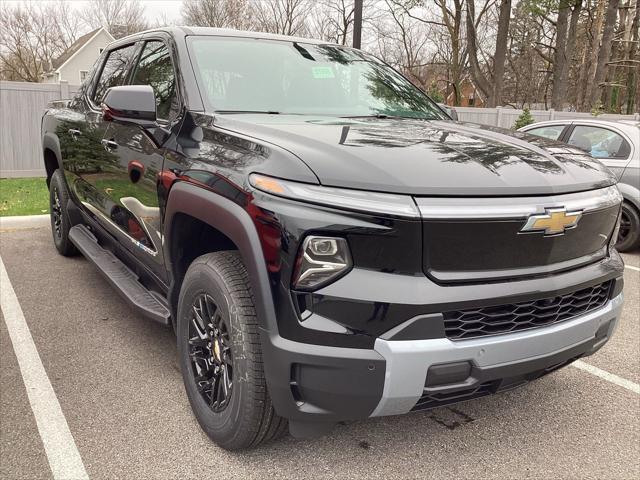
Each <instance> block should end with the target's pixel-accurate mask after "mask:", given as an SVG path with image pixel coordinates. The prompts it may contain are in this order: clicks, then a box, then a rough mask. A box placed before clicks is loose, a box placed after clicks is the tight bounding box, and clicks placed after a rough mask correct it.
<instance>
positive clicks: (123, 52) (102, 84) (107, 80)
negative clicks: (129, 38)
mask: <svg viewBox="0 0 640 480" xmlns="http://www.w3.org/2000/svg"><path fill="white" fill-rule="evenodd" d="M134 50H135V45H129V46H128V47H123V48H119V49H117V50H112V51H111V52H109V54H108V56H107V60H106V61H105V63H104V67H103V68H102V73H100V78H99V79H98V83H97V84H96V90H95V92H94V94H93V101H94V103H96V104H100V103H101V102H102V99H103V98H104V94H105V93H106V92H107V90H108V89H109V88H111V87H116V86H118V85H122V82H123V81H124V77H125V75H126V73H127V65H128V64H129V60H130V59H131V56H132V55H133V52H134Z"/></svg>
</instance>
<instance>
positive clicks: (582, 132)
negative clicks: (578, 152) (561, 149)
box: [568, 125, 631, 159]
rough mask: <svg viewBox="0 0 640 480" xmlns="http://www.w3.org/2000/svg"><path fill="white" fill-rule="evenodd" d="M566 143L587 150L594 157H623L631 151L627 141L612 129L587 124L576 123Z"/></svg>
mask: <svg viewBox="0 0 640 480" xmlns="http://www.w3.org/2000/svg"><path fill="white" fill-rule="evenodd" d="M568 143H569V144H570V145H574V146H576V147H578V148H581V149H582V150H585V151H586V152H589V153H590V154H591V155H592V156H594V157H595V158H621V159H624V158H627V157H628V156H629V153H630V151H631V147H630V146H629V144H628V143H627V141H626V140H625V139H624V138H622V137H621V136H620V135H618V134H617V133H616V132H614V131H613V130H609V129H607V128H602V127H593V126H587V125H576V126H575V128H574V129H573V132H571V136H570V137H569V142H568Z"/></svg>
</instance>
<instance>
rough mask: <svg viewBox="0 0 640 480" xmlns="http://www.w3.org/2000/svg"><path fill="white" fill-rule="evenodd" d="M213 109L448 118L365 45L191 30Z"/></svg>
mask: <svg viewBox="0 0 640 480" xmlns="http://www.w3.org/2000/svg"><path fill="white" fill-rule="evenodd" d="M189 51H190V56H191V59H192V61H193V64H194V69H195V71H196V76H197V78H198V83H199V87H200V90H201V93H202V95H203V97H204V100H205V102H206V103H207V107H208V109H209V110H212V111H216V112H219V113H249V112H259V113H262V112H264V113H282V114H299V115H331V116H340V117H361V116H362V117H365V116H394V117H396V116H397V117H410V118H422V119H445V118H446V116H445V114H443V113H442V112H441V111H440V109H439V108H438V107H437V106H436V105H435V104H434V103H433V102H432V101H431V100H430V99H429V98H428V97H427V96H426V95H425V94H424V93H422V91H420V90H419V89H418V88H416V87H415V86H413V85H412V84H411V82H409V81H408V80H406V79H405V78H404V77H402V76H401V75H400V74H398V73H397V72H396V71H395V70H393V69H392V68H390V67H388V66H386V65H385V64H384V63H382V62H381V61H379V60H378V59H376V58H375V57H372V56H370V55H367V54H365V53H363V52H360V51H358V50H354V49H351V48H345V47H340V46H337V45H314V44H308V43H297V42H289V41H280V40H264V39H259V40H258V39H251V38H231V37H214V36H193V37H189Z"/></svg>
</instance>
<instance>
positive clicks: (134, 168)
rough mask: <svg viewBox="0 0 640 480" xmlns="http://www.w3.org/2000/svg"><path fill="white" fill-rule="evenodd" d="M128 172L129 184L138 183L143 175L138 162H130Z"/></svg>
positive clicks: (142, 166)
mask: <svg viewBox="0 0 640 480" xmlns="http://www.w3.org/2000/svg"><path fill="white" fill-rule="evenodd" d="M127 170H128V171H129V180H131V183H138V182H139V181H140V179H141V178H142V176H143V175H144V165H143V164H142V163H140V162H139V161H138V160H131V161H130V162H129V164H128V165H127Z"/></svg>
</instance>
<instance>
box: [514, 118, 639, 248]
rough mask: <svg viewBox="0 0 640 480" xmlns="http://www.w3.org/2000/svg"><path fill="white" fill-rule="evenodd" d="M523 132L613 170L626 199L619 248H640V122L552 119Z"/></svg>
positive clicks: (529, 126) (524, 128) (523, 128)
mask: <svg viewBox="0 0 640 480" xmlns="http://www.w3.org/2000/svg"><path fill="white" fill-rule="evenodd" d="M519 131H521V132H527V133H530V134H533V135H538V136H540V137H545V138H549V139H551V140H558V141H561V142H565V143H568V144H570V145H573V146H576V147H578V148H581V149H582V150H585V151H587V152H589V153H590V154H591V155H592V156H593V157H595V158H597V159H599V160H601V161H602V162H603V163H604V164H605V165H606V166H607V167H609V168H610V169H611V170H612V171H613V172H614V173H615V174H616V176H617V177H618V182H619V183H618V188H619V190H620V192H621V193H622V196H623V197H624V203H623V204H622V219H621V223H620V233H619V235H618V243H617V244H616V247H617V248H618V250H620V251H621V252H626V251H628V250H631V249H633V248H636V247H638V246H640V122H637V121H633V120H598V119H566V120H551V121H548V122H538V123H533V124H531V125H527V126H526V127H522V128H521V129H520V130H519Z"/></svg>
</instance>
